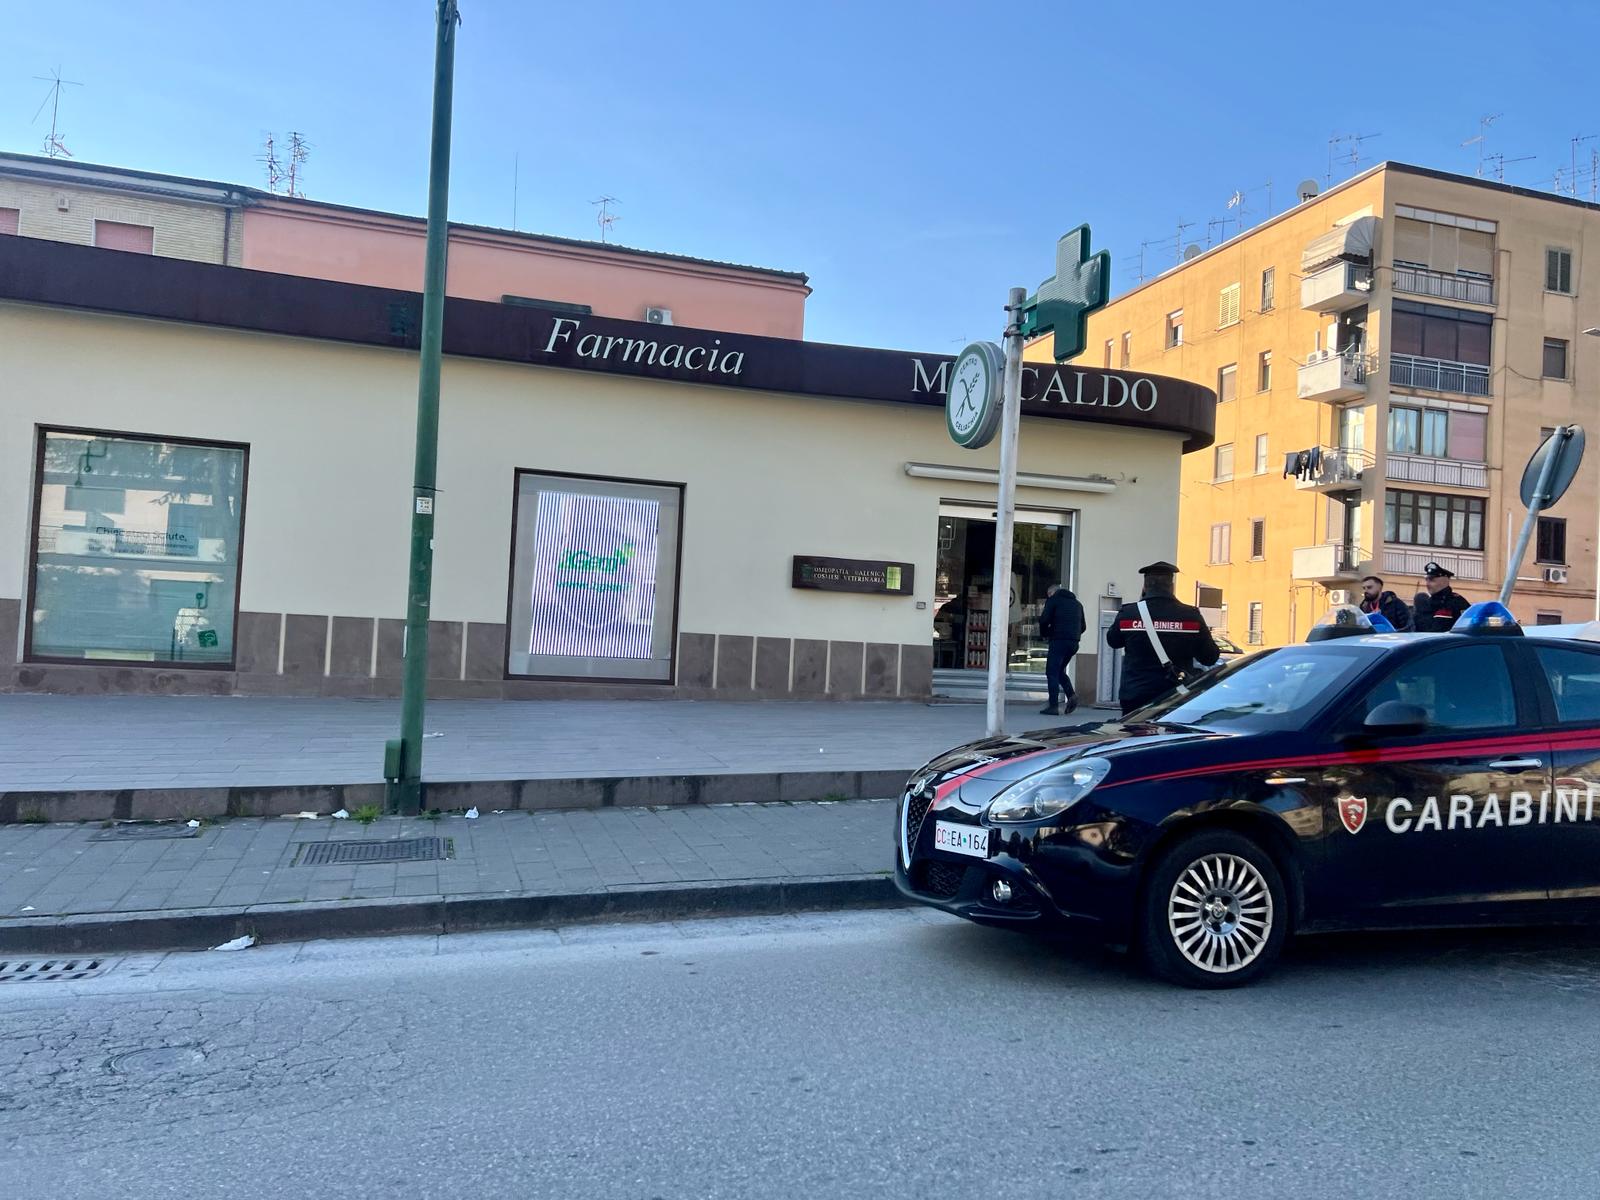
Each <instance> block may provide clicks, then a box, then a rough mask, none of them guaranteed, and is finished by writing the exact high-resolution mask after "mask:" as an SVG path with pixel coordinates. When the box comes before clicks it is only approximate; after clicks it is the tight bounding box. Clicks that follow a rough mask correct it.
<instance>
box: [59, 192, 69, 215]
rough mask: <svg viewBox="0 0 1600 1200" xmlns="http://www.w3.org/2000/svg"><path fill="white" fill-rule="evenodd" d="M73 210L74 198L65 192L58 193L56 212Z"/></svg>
mask: <svg viewBox="0 0 1600 1200" xmlns="http://www.w3.org/2000/svg"><path fill="white" fill-rule="evenodd" d="M71 210H72V197H71V196H69V195H67V193H65V192H57V193H56V211H57V212H70V211H71Z"/></svg>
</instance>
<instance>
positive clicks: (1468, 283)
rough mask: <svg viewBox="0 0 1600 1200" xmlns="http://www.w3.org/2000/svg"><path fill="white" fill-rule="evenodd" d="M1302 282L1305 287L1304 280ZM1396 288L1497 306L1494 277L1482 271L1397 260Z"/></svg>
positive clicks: (1443, 298) (1410, 292)
mask: <svg viewBox="0 0 1600 1200" xmlns="http://www.w3.org/2000/svg"><path fill="white" fill-rule="evenodd" d="M1307 282H1309V280H1308V281H1307ZM1301 286H1302V287H1304V285H1303V284H1302V285H1301ZM1394 290H1395V291H1397V292H1407V293H1409V294H1410V295H1413V296H1432V297H1434V298H1436V299H1439V300H1460V301H1462V302H1463V303H1466V304H1483V305H1487V306H1489V307H1493V306H1494V280H1492V279H1485V278H1484V277H1483V276H1481V275H1456V274H1453V273H1451V272H1449V271H1430V270H1428V268H1427V267H1408V266H1402V265H1401V264H1399V263H1395V265H1394Z"/></svg>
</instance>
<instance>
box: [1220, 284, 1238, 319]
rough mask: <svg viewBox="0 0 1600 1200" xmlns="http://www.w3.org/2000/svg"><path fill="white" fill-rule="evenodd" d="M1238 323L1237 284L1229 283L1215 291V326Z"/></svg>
mask: <svg viewBox="0 0 1600 1200" xmlns="http://www.w3.org/2000/svg"><path fill="white" fill-rule="evenodd" d="M1238 323H1239V285H1238V284H1237V283H1230V284H1229V285H1228V286H1227V287H1225V288H1223V289H1222V291H1220V292H1218V293H1217V328H1218V329H1222V328H1224V327H1225V326H1228V325H1237V324H1238Z"/></svg>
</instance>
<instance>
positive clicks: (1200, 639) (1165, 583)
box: [1106, 562, 1222, 716]
mask: <svg viewBox="0 0 1600 1200" xmlns="http://www.w3.org/2000/svg"><path fill="white" fill-rule="evenodd" d="M1139 574H1141V575H1143V576H1144V588H1143V591H1142V592H1141V594H1140V597H1139V600H1138V602H1137V603H1135V604H1124V605H1123V606H1122V607H1121V608H1119V609H1118V610H1117V619H1116V620H1115V621H1113V622H1112V623H1111V628H1110V629H1108V630H1106V645H1107V646H1110V647H1111V648H1112V649H1113V650H1121V651H1122V652H1123V660H1122V689H1121V691H1120V693H1119V694H1118V699H1119V700H1121V701H1122V715H1123V716H1127V715H1128V714H1129V713H1131V712H1133V711H1134V709H1137V708H1143V707H1144V706H1145V705H1146V704H1149V703H1151V702H1152V701H1154V700H1159V699H1160V698H1161V697H1162V696H1165V695H1166V694H1167V693H1168V692H1170V691H1172V690H1173V689H1174V688H1176V687H1179V686H1181V685H1182V684H1183V683H1184V682H1185V681H1186V680H1187V679H1190V678H1193V677H1194V676H1195V675H1198V674H1199V668H1200V667H1209V666H1211V665H1212V664H1214V663H1215V662H1216V661H1217V660H1218V659H1220V658H1221V657H1222V651H1220V650H1218V649H1217V643H1216V642H1215V640H1213V638H1212V637H1211V629H1210V627H1209V626H1208V625H1206V619H1205V618H1204V617H1203V616H1201V615H1200V610H1199V609H1198V608H1196V607H1194V605H1192V604H1185V603H1183V602H1182V601H1181V600H1179V599H1178V598H1177V596H1176V595H1175V594H1174V593H1175V592H1176V587H1177V574H1178V568H1177V567H1175V566H1173V565H1172V564H1171V563H1169V562H1156V563H1151V564H1150V565H1149V566H1148V567H1140V568H1139Z"/></svg>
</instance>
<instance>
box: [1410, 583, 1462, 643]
mask: <svg viewBox="0 0 1600 1200" xmlns="http://www.w3.org/2000/svg"><path fill="white" fill-rule="evenodd" d="M1466 611H1467V598H1466V597H1465V596H1458V595H1456V592H1455V589H1454V588H1445V589H1444V590H1443V591H1441V592H1439V594H1438V595H1436V596H1430V595H1428V593H1427V592H1418V593H1417V617H1416V623H1417V632H1418V633H1449V632H1450V630H1451V629H1452V628H1454V627H1455V623H1456V618H1457V617H1459V616H1460V615H1461V614H1462V613H1464V612H1466Z"/></svg>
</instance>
